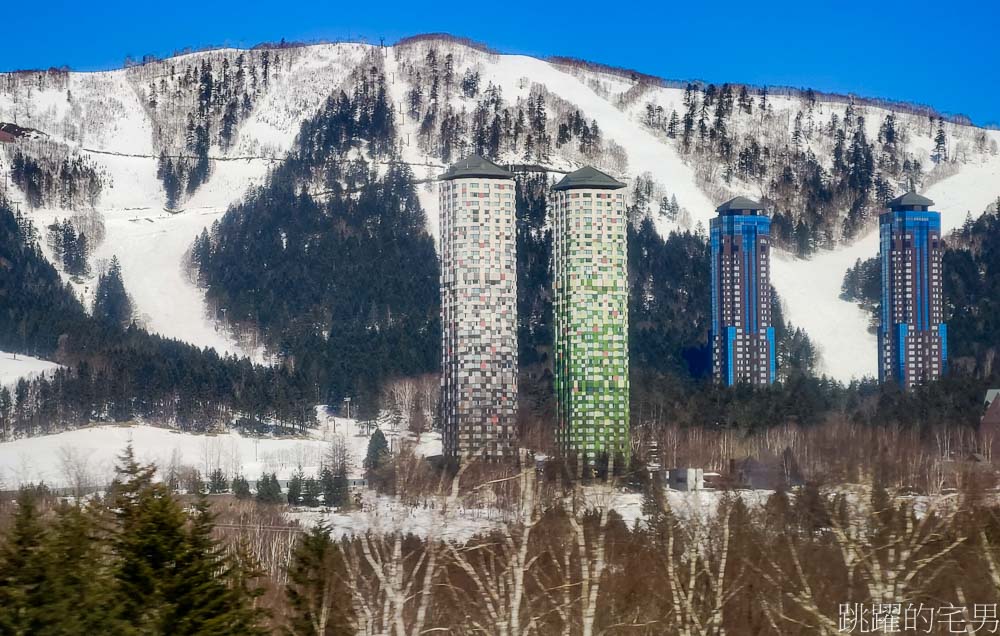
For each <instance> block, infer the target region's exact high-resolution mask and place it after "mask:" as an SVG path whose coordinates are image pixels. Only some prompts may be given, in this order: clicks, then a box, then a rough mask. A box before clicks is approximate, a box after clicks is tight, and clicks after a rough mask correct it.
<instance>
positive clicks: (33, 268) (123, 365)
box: [0, 203, 318, 439]
mask: <svg viewBox="0 0 1000 636" xmlns="http://www.w3.org/2000/svg"><path fill="white" fill-rule="evenodd" d="M38 241H39V236H38V232H37V230H36V229H35V228H34V226H33V225H32V224H31V223H30V221H28V220H27V219H26V218H25V217H24V216H21V215H19V214H15V213H14V212H13V211H12V210H11V209H10V208H9V207H8V206H7V205H6V204H5V203H0V260H2V262H3V263H4V275H3V276H2V277H0V349H3V350H5V351H15V352H20V353H24V354H28V355H34V356H38V357H42V358H46V359H49V360H54V361H56V362H58V363H59V364H61V365H63V366H62V367H61V368H60V369H58V370H56V371H55V372H53V373H52V374H49V375H46V376H45V377H41V378H36V379H34V380H31V381H28V380H24V379H22V380H20V381H19V382H18V383H17V384H16V385H15V386H14V387H11V388H7V387H4V388H2V389H0V438H2V439H11V438H16V437H24V436H29V435H38V434H44V433H51V432H57V431H59V430H62V429H65V428H72V427H76V426H82V425H86V424H89V423H91V422H94V421H128V420H132V419H135V418H150V419H156V420H160V421H163V422H169V423H172V424H174V425H176V426H178V427H179V428H182V429H188V430H207V429H210V428H212V427H214V426H219V425H230V424H235V425H237V426H240V427H243V428H245V429H246V430H249V431H258V432H263V431H267V430H273V429H284V430H302V429H303V428H304V427H306V426H309V425H310V424H311V423H312V422H313V421H314V418H315V414H314V410H313V405H314V404H316V402H317V401H318V396H317V395H316V392H315V388H314V386H313V385H311V384H310V383H308V382H306V381H305V380H304V378H302V376H301V375H300V374H296V373H295V372H293V371H291V370H290V369H289V368H287V367H261V366H256V365H254V364H252V363H251V362H250V361H248V360H245V359H244V360H238V359H235V358H222V357H220V356H219V355H218V354H217V353H215V351H214V350H201V349H198V348H197V347H194V346H192V345H189V344H184V343H181V342H178V341H176V340H169V339H165V338H162V337H159V336H154V335H150V334H148V333H146V332H145V331H144V330H142V329H141V328H139V327H137V326H136V325H135V324H134V323H133V322H132V320H131V318H132V316H131V313H132V312H131V309H130V301H129V299H128V296H127V293H126V292H125V288H124V285H123V284H122V280H121V274H120V271H119V270H118V268H117V266H116V263H115V261H114V260H112V263H111V266H110V267H109V268H108V271H106V272H104V273H102V274H101V275H100V276H99V277H98V283H97V292H96V302H95V307H94V312H93V315H92V316H91V315H88V314H87V312H86V311H85V310H84V307H83V305H82V304H81V303H80V301H79V300H78V299H77V298H76V297H75V296H74V295H73V292H72V290H71V289H70V288H69V287H68V286H64V285H63V283H62V281H61V279H60V277H59V274H58V272H57V271H56V270H55V268H54V267H53V266H52V265H51V264H50V263H49V262H48V261H47V260H45V258H44V256H43V255H42V253H41V249H40V247H39V244H38Z"/></svg>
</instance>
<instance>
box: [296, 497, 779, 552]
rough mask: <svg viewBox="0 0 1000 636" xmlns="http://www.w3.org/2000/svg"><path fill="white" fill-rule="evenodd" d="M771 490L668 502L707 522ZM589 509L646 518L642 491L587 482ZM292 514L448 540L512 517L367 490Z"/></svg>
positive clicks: (348, 529)
mask: <svg viewBox="0 0 1000 636" xmlns="http://www.w3.org/2000/svg"><path fill="white" fill-rule="evenodd" d="M772 494H773V491H770V490H745V491H733V492H725V491H720V490H702V491H694V492H680V491H677V490H668V491H667V492H666V501H667V505H668V506H669V507H670V510H671V511H672V512H673V513H674V514H676V515H677V516H678V517H679V518H680V519H683V520H684V521H686V522H689V523H705V522H707V521H708V520H709V519H711V517H712V516H713V515H714V514H715V512H716V511H717V510H718V507H719V504H720V502H721V501H722V500H723V499H724V498H725V497H738V498H740V499H742V500H743V503H745V504H746V505H747V506H749V507H750V508H755V507H759V506H763V505H764V504H765V503H766V502H767V498H768V497H770V496H771V495H772ZM584 496H585V497H586V498H587V501H588V504H589V506H590V507H591V508H595V509H601V508H605V507H608V506H610V507H611V509H613V510H614V511H615V512H616V513H617V514H618V515H619V516H620V517H621V518H622V521H623V522H624V523H625V524H626V525H627V526H629V527H630V528H631V527H634V526H635V525H636V524H642V523H645V522H646V521H647V517H646V515H644V514H643V512H642V500H643V496H642V495H641V494H639V493H632V492H627V491H625V490H621V489H615V490H612V491H610V492H609V491H608V489H607V488H605V487H600V486H598V487H587V488H585V491H584ZM289 517H290V518H292V519H295V520H297V521H299V522H300V523H302V524H303V525H305V526H307V527H309V526H312V525H315V524H317V523H320V522H323V523H324V524H325V525H326V526H327V527H328V528H330V529H331V530H332V531H333V533H334V534H335V535H338V536H344V535H356V534H363V533H365V532H369V531H371V532H374V533H376V534H379V533H389V532H402V533H403V534H413V535H415V536H418V537H434V538H437V539H443V540H447V541H455V542H459V543H461V542H465V541H468V540H469V539H471V538H472V537H474V536H476V535H477V534H479V535H481V534H485V533H488V532H490V531H492V530H496V529H498V528H500V527H502V526H503V525H504V524H505V523H508V522H510V519H509V515H507V514H506V513H505V512H504V511H502V510H500V509H498V508H496V507H488V506H478V507H476V506H473V507H465V506H463V505H461V504H460V503H458V504H455V503H454V502H451V503H450V502H449V501H448V497H446V496H439V497H427V498H425V499H424V500H422V501H420V502H419V503H417V504H415V505H405V504H403V503H401V502H400V501H399V499H398V498H396V497H388V496H384V495H376V494H375V493H374V492H371V491H366V492H365V493H364V495H363V497H362V505H361V508H360V509H354V510H348V511H344V512H341V511H331V510H328V509H319V508H296V509H294V510H292V511H291V512H289Z"/></svg>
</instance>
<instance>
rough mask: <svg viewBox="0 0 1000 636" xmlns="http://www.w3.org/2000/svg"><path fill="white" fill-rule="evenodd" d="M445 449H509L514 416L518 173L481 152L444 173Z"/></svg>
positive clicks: (484, 452) (492, 453)
mask: <svg viewBox="0 0 1000 636" xmlns="http://www.w3.org/2000/svg"><path fill="white" fill-rule="evenodd" d="M440 190H441V191H440V197H441V200H440V202H441V206H440V207H441V225H440V236H441V239H440V241H441V246H440V248H441V332H442V333H441V335H442V342H441V355H442V360H441V369H442V379H441V407H442V423H443V431H444V435H443V442H444V452H445V453H446V454H447V455H450V456H453V457H467V456H483V457H488V458H499V457H509V456H512V455H513V453H514V452H515V449H516V428H515V427H516V418H517V257H516V242H517V236H516V231H517V230H516V227H515V215H514V178H513V175H511V174H510V173H509V172H507V171H506V170H504V169H503V168H501V167H499V166H497V165H496V164H494V163H492V162H490V161H488V160H486V159H483V158H482V157H478V156H471V157H468V158H466V159H463V160H461V161H459V162H458V163H456V164H455V165H453V166H452V167H451V168H449V169H448V170H447V171H446V172H445V173H444V174H443V175H442V176H441V184H440Z"/></svg>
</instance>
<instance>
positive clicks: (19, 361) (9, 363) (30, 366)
mask: <svg viewBox="0 0 1000 636" xmlns="http://www.w3.org/2000/svg"><path fill="white" fill-rule="evenodd" d="M58 367H59V365H58V364H56V363H55V362H49V361H48V360H41V359H39V358H32V357H30V356H23V355H21V354H14V353H7V352H5V351H0V387H8V388H10V387H13V386H14V385H15V384H17V381H18V380H20V379H21V378H25V379H27V380H30V379H31V378H35V377H38V376H39V375H41V374H43V373H47V372H49V371H52V370H53V369H57V368H58Z"/></svg>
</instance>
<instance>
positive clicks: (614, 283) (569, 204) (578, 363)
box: [552, 167, 629, 458]
mask: <svg viewBox="0 0 1000 636" xmlns="http://www.w3.org/2000/svg"><path fill="white" fill-rule="evenodd" d="M624 187H625V184H623V183H620V182H619V181H616V180H615V179H613V178H611V177H610V176H608V175H606V174H604V173H603V172H600V171H599V170H596V169H594V168H590V167H587V168H582V169H580V170H577V171H576V172H574V173H572V174H569V175H567V176H566V177H564V178H563V179H562V180H561V181H560V182H559V183H557V184H556V185H555V186H554V187H553V194H552V219H553V222H552V223H553V235H552V240H553V246H552V259H553V279H552V293H553V305H554V308H555V391H556V414H557V420H558V429H557V438H558V441H559V444H560V446H561V448H562V449H563V451H564V452H575V453H582V454H585V455H587V456H588V457H590V458H594V457H596V456H597V455H599V454H602V453H605V452H606V453H609V454H614V453H622V454H624V455H627V454H628V452H629V376H628V371H629V367H628V261H627V257H626V241H627V230H626V224H627V220H626V216H625V195H624V193H623V192H622V190H621V189H622V188H624Z"/></svg>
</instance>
